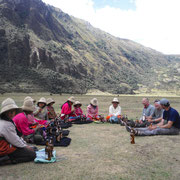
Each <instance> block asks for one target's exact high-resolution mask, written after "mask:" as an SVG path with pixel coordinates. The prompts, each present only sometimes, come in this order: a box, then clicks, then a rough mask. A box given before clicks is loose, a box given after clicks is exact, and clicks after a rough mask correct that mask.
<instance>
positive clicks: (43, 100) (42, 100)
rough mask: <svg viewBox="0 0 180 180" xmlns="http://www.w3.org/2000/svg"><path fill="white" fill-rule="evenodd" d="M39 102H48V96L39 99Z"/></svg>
mask: <svg viewBox="0 0 180 180" xmlns="http://www.w3.org/2000/svg"><path fill="white" fill-rule="evenodd" d="M38 103H44V104H46V98H44V97H42V98H40V99H39V101H38Z"/></svg>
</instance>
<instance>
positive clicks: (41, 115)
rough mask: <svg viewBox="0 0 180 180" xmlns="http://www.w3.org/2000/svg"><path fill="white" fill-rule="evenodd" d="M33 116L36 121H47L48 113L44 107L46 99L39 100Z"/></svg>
mask: <svg viewBox="0 0 180 180" xmlns="http://www.w3.org/2000/svg"><path fill="white" fill-rule="evenodd" d="M33 114H34V116H35V118H36V119H37V120H48V111H47V107H46V99H45V98H44V97H42V98H40V99H39V101H38V103H37V106H36V108H35V111H34V112H33Z"/></svg>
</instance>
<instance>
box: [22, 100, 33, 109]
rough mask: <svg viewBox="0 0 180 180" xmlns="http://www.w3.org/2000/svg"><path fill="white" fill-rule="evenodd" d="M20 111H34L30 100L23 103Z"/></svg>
mask: <svg viewBox="0 0 180 180" xmlns="http://www.w3.org/2000/svg"><path fill="white" fill-rule="evenodd" d="M22 110H25V111H32V112H33V111H34V110H35V106H34V104H33V102H32V100H31V99H27V100H26V101H24V103H23V106H22Z"/></svg>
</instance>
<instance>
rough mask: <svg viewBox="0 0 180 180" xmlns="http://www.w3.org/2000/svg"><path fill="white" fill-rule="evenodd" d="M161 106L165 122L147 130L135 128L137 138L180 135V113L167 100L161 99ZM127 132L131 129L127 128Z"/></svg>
mask: <svg viewBox="0 0 180 180" xmlns="http://www.w3.org/2000/svg"><path fill="white" fill-rule="evenodd" d="M160 104H161V106H162V108H163V109H164V112H163V120H162V121H161V122H160V123H158V124H155V125H152V126H149V127H147V128H135V129H134V130H135V135H136V136H152V135H178V134H179V132H180V116H179V113H178V112H177V111H176V110H175V109H173V108H172V107H171V106H170V103H169V101H168V100H167V99H161V101H160ZM126 129H127V131H131V128H130V127H128V126H126Z"/></svg>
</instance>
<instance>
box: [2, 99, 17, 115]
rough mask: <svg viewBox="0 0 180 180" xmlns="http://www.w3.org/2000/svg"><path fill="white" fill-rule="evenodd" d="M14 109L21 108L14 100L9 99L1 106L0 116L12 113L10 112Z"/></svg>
mask: <svg viewBox="0 0 180 180" xmlns="http://www.w3.org/2000/svg"><path fill="white" fill-rule="evenodd" d="M13 109H20V108H19V107H18V106H17V105H16V103H15V101H14V100H13V99H11V98H7V99H5V100H4V101H3V102H2V104H1V112H0V114H2V113H4V112H7V111H10V110H13Z"/></svg>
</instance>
